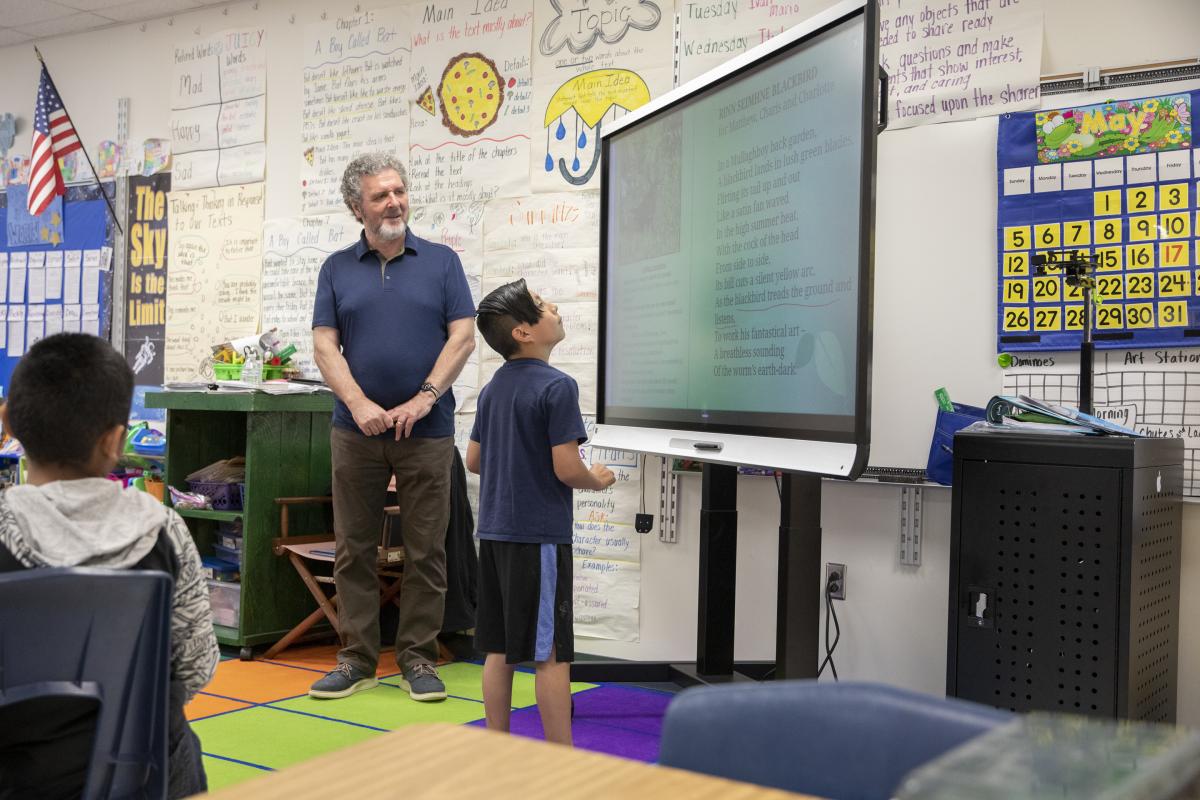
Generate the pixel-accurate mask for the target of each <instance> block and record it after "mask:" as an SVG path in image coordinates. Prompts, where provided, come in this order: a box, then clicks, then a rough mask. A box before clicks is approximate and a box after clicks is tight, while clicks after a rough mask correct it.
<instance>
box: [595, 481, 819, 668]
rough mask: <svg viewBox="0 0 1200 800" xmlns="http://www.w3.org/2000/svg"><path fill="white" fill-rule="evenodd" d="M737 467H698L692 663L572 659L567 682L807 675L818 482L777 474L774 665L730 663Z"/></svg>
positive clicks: (812, 652) (813, 639)
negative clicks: (696, 590)
mask: <svg viewBox="0 0 1200 800" xmlns="http://www.w3.org/2000/svg"><path fill="white" fill-rule="evenodd" d="M737 475H738V473H737V467H735V466H730V465H726V464H708V463H706V464H704V467H703V472H702V475H701V481H702V484H701V490H700V569H699V581H698V583H699V602H698V604H697V612H696V661H695V662H694V663H670V662H650V661H576V662H574V663H573V664H572V665H571V680H573V681H588V682H603V681H636V682H643V683H662V682H667V683H677V684H679V685H681V686H692V685H696V684H717V683H737V682H742V681H756V680H764V679H766V678H774V679H777V680H781V679H785V678H815V677H816V675H817V662H818V645H817V642H818V639H819V637H820V631H819V619H820V610H821V604H820V600H821V477H820V476H819V475H810V474H803V475H801V474H798V473H789V472H785V473H784V474H783V480H782V485H781V490H780V504H779V515H780V521H779V588H778V598H777V602H778V606H777V609H778V610H777V618H776V638H775V662H774V663H772V662H770V661H744V662H735V661H734V659H733V640H734V597H735V596H736V588H737V585H736V576H737Z"/></svg>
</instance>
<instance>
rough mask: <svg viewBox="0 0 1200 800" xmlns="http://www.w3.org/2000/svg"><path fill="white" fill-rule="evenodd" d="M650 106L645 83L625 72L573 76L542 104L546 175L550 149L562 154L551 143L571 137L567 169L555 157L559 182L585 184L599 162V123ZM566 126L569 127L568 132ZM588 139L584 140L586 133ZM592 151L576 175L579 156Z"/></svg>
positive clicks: (550, 162) (551, 167) (549, 169)
mask: <svg viewBox="0 0 1200 800" xmlns="http://www.w3.org/2000/svg"><path fill="white" fill-rule="evenodd" d="M648 102H650V89H649V88H648V87H647V86H646V83H645V81H643V80H642V79H641V77H640V76H639V75H638V74H637V73H634V72H630V71H629V70H627V69H595V70H592V71H590V72H585V73H583V74H582V75H576V76H575V77H574V78H571V80H569V81H567V82H566V83H564V84H563V85H562V86H560V87H558V91H556V92H555V93H554V96H553V97H551V98H550V102H549V103H547V104H546V118H545V121H544V123H543V124H544V126H545V128H546V172H553V171H554V168H555V160H554V156H553V155H551V149H552V148H553V149H555V150H559V151H560V152H565V150H566V148H565V146H562V147H554V142H555V141H559V142H561V141H563V140H564V139H566V137H567V136H568V135H570V136H571V137H572V142H573V145H574V146H573V148H572V150H573V158H572V160H571V163H570V164H569V165H568V164H567V160H566V158H563V157H561V156H560V157H559V159H558V162H557V166H558V171H559V172H560V173H561V174H562V176H563V179H564V180H566V181H567V182H568V183H571V184H574V185H576V186H582V185H583V184H585V183H587V182H588V181H589V180H590V179H591V177H592V173H594V172H595V171H596V165H597V164H598V163H599V161H600V147H599V140H600V123H601V122H602V121H603V120H604V119H616V118H617V116H618V115H619V114H624V113H627V112H630V111H633V110H634V109H635V108H638V107H639V106H643V105H645V104H646V103H648ZM568 126H572V129H571V130H568ZM589 130H590V131H591V133H592V135H591V138H590V139H589V138H588V131H589ZM589 144H590V145H591V148H592V159H591V163H590V164H589V165H588V168H587V169H586V170H584V171H583V172H582V173H581V172H580V161H579V154H580V152H581V151H586V149H587V148H588V145H589Z"/></svg>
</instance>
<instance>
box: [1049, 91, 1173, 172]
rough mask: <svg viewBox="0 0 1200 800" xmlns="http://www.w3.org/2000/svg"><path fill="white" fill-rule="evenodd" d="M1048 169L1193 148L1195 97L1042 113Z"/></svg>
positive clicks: (1128, 102)
mask: <svg viewBox="0 0 1200 800" xmlns="http://www.w3.org/2000/svg"><path fill="white" fill-rule="evenodd" d="M1034 124H1035V125H1037V158H1038V162H1039V163H1042V164H1052V163H1055V162H1062V161H1078V160H1080V159H1088V158H1103V157H1107V156H1118V155H1134V154H1137V153H1155V152H1160V151H1163V150H1178V149H1182V148H1186V147H1191V146H1192V109H1191V96H1190V95H1186V94H1184V95H1165V96H1160V97H1147V98H1142V99H1140V100H1121V101H1112V102H1108V103H1099V104H1096V105H1090V106H1079V107H1076V108H1063V109H1056V110H1053V111H1043V112H1039V113H1038V114H1036V115H1035V117H1034Z"/></svg>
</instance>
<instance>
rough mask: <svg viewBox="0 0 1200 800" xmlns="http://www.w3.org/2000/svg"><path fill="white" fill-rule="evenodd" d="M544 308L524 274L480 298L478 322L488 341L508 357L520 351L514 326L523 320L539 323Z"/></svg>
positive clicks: (533, 323) (492, 346)
mask: <svg viewBox="0 0 1200 800" xmlns="http://www.w3.org/2000/svg"><path fill="white" fill-rule="evenodd" d="M541 318H542V312H541V310H539V309H538V307H537V304H536V303H534V302H533V295H531V294H530V293H529V287H528V286H526V285H525V279H524V278H520V279H518V280H515V281H513V282H512V283H506V284H504V285H503V286H498V287H496V288H495V289H493V290H492V291H491V292H490V293H488V296H487V297H485V298H483V299H482V300H480V301H479V311H478V312H476V319H475V324H476V325H478V326H479V332H480V333H481V334H483V339H484V341H485V342H487V343H488V345H489V346H490V347H491V348H492V349H493V350H495V351H496V352H497V353H499V354H500V355H502V356H504V359H505V360H506V361H507V360H508V359H510V358H512V357H513V356H514V355H516V353H517V340H516V339H514V338H513V335H512V332H513V328H515V327H517V326H518V325H520V324H521V323H525V324H527V325H537V324H538V320H540V319H541Z"/></svg>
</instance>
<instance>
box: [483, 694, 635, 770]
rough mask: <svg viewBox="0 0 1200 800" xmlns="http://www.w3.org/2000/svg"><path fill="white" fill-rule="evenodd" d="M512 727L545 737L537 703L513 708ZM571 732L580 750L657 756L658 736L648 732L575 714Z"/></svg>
mask: <svg viewBox="0 0 1200 800" xmlns="http://www.w3.org/2000/svg"><path fill="white" fill-rule="evenodd" d="M468 724H470V725H475V726H477V727H484V726H485V722H484V720H476V721H475V722H471V723H468ZM509 729H510V730H511V731H512V732H513V734H515V735H517V736H527V737H529V738H530V739H545V738H546V737H545V734H543V732H542V719H541V717H539V716H538V712H537V707H536V706H530V707H529V708H522V709H518V710H516V711H514V712H512V717H511V718H510V720H509ZM571 736H572V738H573V740H574V742H575V746H576V747H578V748H579V749H580V750H591V751H592V752H595V753H607V754H608V755H610V756H620V757H621V758H630V759H633V760H635V761H647V762H653V761H656V760H657V759H658V737H657V736H652V735H650V734H647V733H638V732H637V731H631V730H629V729H627V728H613V727H611V726H608V725H598V724H596V723H594V722H581V721H580V720H579V717H576V718H575V721H574V722H573V723H571Z"/></svg>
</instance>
